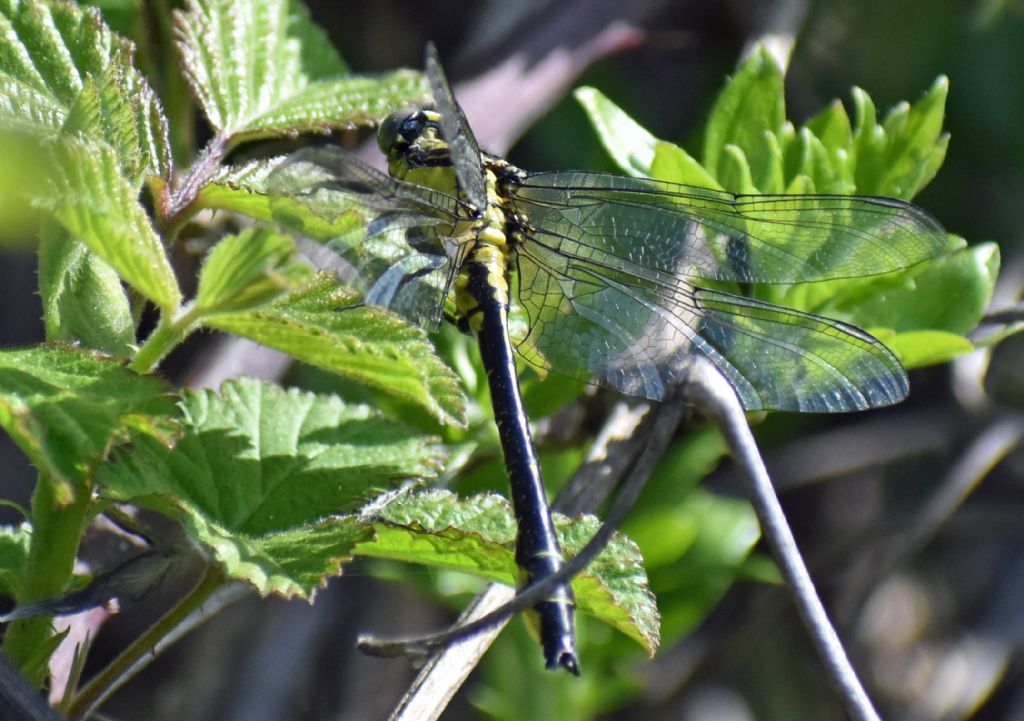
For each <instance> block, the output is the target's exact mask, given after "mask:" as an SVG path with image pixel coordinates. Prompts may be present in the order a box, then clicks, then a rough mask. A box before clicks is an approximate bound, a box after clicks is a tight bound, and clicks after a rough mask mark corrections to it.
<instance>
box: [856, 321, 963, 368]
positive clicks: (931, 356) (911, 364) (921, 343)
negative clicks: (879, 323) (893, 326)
mask: <svg viewBox="0 0 1024 721" xmlns="http://www.w3.org/2000/svg"><path fill="white" fill-rule="evenodd" d="M872 333H873V334H874V335H875V337H876V338H878V340H880V341H882V342H883V343H885V344H886V345H887V346H888V347H889V349H890V350H891V351H892V352H893V353H895V354H896V355H897V356H899V359H900V362H902V363H903V365H904V366H906V367H907V368H920V367H922V366H929V365H936V364H938V363H945V362H946V361H950V360H953V359H954V358H956V357H957V356H962V355H964V354H966V353H970V352H971V351H973V350H974V349H975V348H974V344H973V343H971V342H970V341H969V340H967V339H966V338H964V337H963V336H960V335H956V334H954V333H947V332H946V331H942V330H911V331H905V332H903V333H895V332H893V331H891V330H888V329H884V328H883V329H876V328H873V329H872Z"/></svg>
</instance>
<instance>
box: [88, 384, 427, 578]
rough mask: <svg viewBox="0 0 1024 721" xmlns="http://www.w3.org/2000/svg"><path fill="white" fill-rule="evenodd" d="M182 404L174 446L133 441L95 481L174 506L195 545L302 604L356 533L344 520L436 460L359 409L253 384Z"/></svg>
mask: <svg viewBox="0 0 1024 721" xmlns="http://www.w3.org/2000/svg"><path fill="white" fill-rule="evenodd" d="M181 407H182V410H183V413H184V420H183V427H184V429H185V430H184V434H183V435H182V436H181V438H180V439H179V440H178V441H177V443H176V444H175V446H174V448H173V449H171V448H168V447H167V446H166V445H164V444H161V443H157V442H154V441H152V440H150V439H146V438H140V439H138V442H137V443H136V444H135V446H134V447H133V448H131V449H130V450H125V451H122V452H119V453H118V454H117V457H116V459H115V461H114V462H112V463H109V464H107V465H105V466H104V467H103V468H102V469H101V472H100V474H99V481H100V483H101V484H102V485H103V486H104V488H105V494H106V495H108V496H110V497H113V498H118V499H125V500H133V501H134V502H136V503H141V504H148V505H153V506H154V507H156V508H158V509H161V510H165V511H166V509H167V508H168V506H172V507H174V508H176V509H177V511H178V514H179V515H180V516H181V517H182V518H183V520H184V522H185V525H186V528H187V529H188V530H189V531H190V533H191V535H192V536H193V538H195V539H196V540H198V541H200V542H202V543H204V544H206V545H207V546H209V547H210V548H211V549H212V552H213V554H214V556H215V558H217V559H218V560H219V561H220V562H221V563H222V564H223V565H224V567H225V569H226V570H227V571H228V572H229V573H231V574H232V575H234V576H237V577H239V578H244V579H245V580H248V581H250V582H252V583H253V584H254V585H256V587H257V588H258V589H259V590H260V592H261V593H281V594H284V595H302V596H309V595H310V594H311V593H312V592H313V590H314V589H315V588H316V587H317V586H319V585H321V584H322V583H323V581H324V580H325V578H326V576H327V575H330V574H332V573H336V572H337V569H338V564H339V563H340V561H341V560H343V559H344V558H345V557H346V556H347V554H348V553H349V549H350V548H351V544H352V543H353V541H354V540H355V539H356V538H358V537H361V534H363V533H364V530H361V529H360V527H358V525H357V524H356V523H355V521H354V520H352V519H351V518H346V517H344V514H351V513H352V512H354V511H356V510H358V509H360V508H362V507H363V506H364V505H366V504H367V503H368V502H369V501H370V500H371V499H373V498H374V497H376V496H377V495H378V493H379V492H380V491H381V490H384V489H388V488H393V487H395V486H398V485H401V484H404V483H408V482H410V481H414V480H419V479H422V478H427V477H431V476H433V475H434V474H435V473H436V471H437V468H438V466H439V464H440V462H441V460H442V456H443V454H442V451H441V449H440V448H439V447H438V446H437V445H436V444H435V443H434V441H433V440H432V439H430V438H427V437H424V436H422V435H420V434H418V433H416V432H414V431H412V430H410V429H408V428H406V427H404V426H402V425H400V424H398V423H395V422H393V421H389V420H386V419H384V418H383V417H382V416H380V415H379V414H377V413H375V412H374V411H372V410H370V409H369V408H367V407H366V406H351V405H346V404H344V403H343V402H342V401H341V400H340V399H339V398H337V397H336V396H323V395H315V394H312V393H300V392H298V391H286V390H284V389H282V388H279V387H278V386H274V385H271V384H266V383H259V382H257V381H252V380H240V381H236V382H230V383H225V384H224V386H222V388H221V391H220V393H219V394H215V393H213V392H212V391H206V390H204V391H195V392H188V393H186V394H185V395H184V396H183V398H182V400H181ZM154 499H155V500H154ZM363 528H365V526H364V527H363Z"/></svg>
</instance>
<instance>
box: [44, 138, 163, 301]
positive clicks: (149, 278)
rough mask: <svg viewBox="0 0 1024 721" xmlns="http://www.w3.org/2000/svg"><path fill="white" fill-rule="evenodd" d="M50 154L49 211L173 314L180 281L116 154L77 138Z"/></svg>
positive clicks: (46, 204)
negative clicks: (122, 171) (50, 184)
mask: <svg viewBox="0 0 1024 721" xmlns="http://www.w3.org/2000/svg"><path fill="white" fill-rule="evenodd" d="M50 150H51V152H50V158H51V159H52V163H53V166H54V169H55V170H54V173H53V174H52V179H53V180H52V188H51V190H50V193H49V197H47V198H46V199H45V200H44V201H43V203H42V204H43V205H44V207H45V208H46V209H47V210H49V211H50V212H51V213H52V214H53V216H54V217H55V218H56V219H57V221H58V222H59V223H60V224H61V225H63V226H64V227H65V228H66V229H67V230H68V232H69V233H71V234H72V235H73V236H74V237H75V238H77V239H78V240H80V241H82V242H83V243H85V244H86V245H87V246H89V249H90V250H92V251H93V252H94V253H96V254H97V255H99V256H100V257H101V258H103V260H105V261H106V262H107V263H109V264H110V265H111V267H113V268H114V269H115V270H116V271H117V272H118V274H119V275H120V276H121V278H123V279H124V280H125V281H126V282H127V283H129V284H130V285H131V286H132V287H134V288H135V289H136V290H138V291H139V292H140V293H141V294H142V295H143V296H145V297H146V298H149V299H150V300H152V301H153V302H154V303H155V304H156V305H157V306H158V307H159V308H160V309H161V311H163V312H165V313H167V314H172V313H173V312H174V311H175V310H176V309H177V307H178V303H179V302H180V301H181V292H180V291H179V290H178V281H177V279H176V278H175V275H174V271H173V270H172V269H171V265H170V262H169V261H168V259H167V255H166V253H165V252H164V248H163V244H162V243H161V242H160V238H159V237H158V236H157V234H156V232H155V231H154V230H153V226H152V224H151V223H150V220H149V216H148V215H147V213H146V210H145V209H144V208H143V207H142V205H140V203H139V200H138V193H137V192H136V190H135V189H134V188H133V187H132V185H131V184H130V183H129V181H128V179H127V178H125V177H124V175H123V174H122V173H121V170H120V167H119V163H118V157H117V155H116V153H115V152H114V150H113V149H112V148H111V147H110V146H109V145H106V144H105V143H99V142H94V141H88V140H84V139H82V140H80V139H75V138H63V139H61V140H59V141H56V142H54V143H53V144H52V146H51V149H50Z"/></svg>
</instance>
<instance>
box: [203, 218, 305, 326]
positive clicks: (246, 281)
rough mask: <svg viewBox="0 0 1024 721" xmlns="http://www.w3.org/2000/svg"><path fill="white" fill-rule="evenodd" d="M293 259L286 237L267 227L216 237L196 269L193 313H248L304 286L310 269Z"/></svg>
mask: <svg viewBox="0 0 1024 721" xmlns="http://www.w3.org/2000/svg"><path fill="white" fill-rule="evenodd" d="M294 256H295V242H294V241H293V240H292V238H291V237H290V236H287V235H280V234H279V233H275V232H274V231H272V230H269V229H267V228H249V229H247V230H245V231H243V232H241V233H239V234H237V235H229V236H228V237H226V238H222V239H221V240H220V241H219V242H218V243H217V245H216V246H214V248H213V250H211V251H210V253H209V255H207V257H206V260H205V261H204V263H203V266H202V268H201V269H200V271H199V289H198V291H197V293H196V300H195V310H196V313H197V314H198V315H201V316H209V315H213V314H215V313H231V312H238V311H244V310H248V309H250V308H254V307H257V306H260V305H263V304H265V303H268V302H269V301H271V300H273V299H274V298H276V297H277V296H279V295H281V294H283V293H285V292H286V291H288V290H291V289H294V288H296V287H299V286H302V285H305V284H306V282H308V281H309V280H310V278H311V276H312V272H313V271H312V269H310V267H309V266H308V265H306V264H304V263H300V262H299V261H297V260H295V257H294Z"/></svg>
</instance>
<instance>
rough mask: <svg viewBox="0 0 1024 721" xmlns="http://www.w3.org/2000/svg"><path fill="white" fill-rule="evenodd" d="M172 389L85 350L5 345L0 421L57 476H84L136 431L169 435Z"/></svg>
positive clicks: (0, 353) (0, 354)
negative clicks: (23, 347) (24, 347)
mask: <svg viewBox="0 0 1024 721" xmlns="http://www.w3.org/2000/svg"><path fill="white" fill-rule="evenodd" d="M170 391H171V388H170V386H168V385H167V384H166V383H164V382H163V381H161V380H159V379H157V378H154V377H152V376H140V375H137V374H135V373H132V372H131V371H129V370H127V369H125V368H124V367H123V366H122V365H121V364H120V363H118V362H117V361H115V360H112V359H109V358H106V357H103V356H101V355H99V354H97V353H92V352H89V351H85V350H80V349H75V348H71V347H64V346H40V347H35V348H27V349H10V350H0V426H2V427H3V428H4V430H5V431H7V433H8V434H9V435H10V436H11V438H12V439H13V440H14V442H15V443H17V444H18V446H19V447H20V448H21V449H22V451H24V452H25V454H26V455H27V456H28V457H29V459H30V460H31V461H32V463H33V464H35V466H36V467H38V468H39V469H41V470H43V471H45V472H46V473H47V475H49V476H50V477H52V478H53V479H55V481H57V482H58V483H64V484H72V485H75V484H78V483H81V482H82V480H83V479H85V478H86V477H87V476H88V475H89V474H90V473H91V472H92V470H93V469H94V468H95V466H96V465H97V464H98V463H99V462H100V461H101V460H102V459H103V458H104V457H105V456H106V455H107V453H108V451H109V450H110V449H111V448H112V447H113V446H114V445H115V444H117V443H120V442H123V441H125V440H127V438H128V436H129V433H130V431H132V430H136V431H139V430H142V431H147V432H149V433H152V434H155V435H157V436H159V437H165V434H166V433H167V432H169V431H170V430H171V426H170V425H169V420H170V419H171V418H172V417H173V416H174V406H173V403H172V401H171V397H170Z"/></svg>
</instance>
